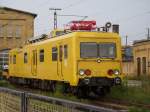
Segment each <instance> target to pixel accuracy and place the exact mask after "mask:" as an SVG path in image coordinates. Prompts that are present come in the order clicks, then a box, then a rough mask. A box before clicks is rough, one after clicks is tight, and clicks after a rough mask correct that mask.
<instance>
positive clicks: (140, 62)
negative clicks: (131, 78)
mask: <svg viewBox="0 0 150 112" xmlns="http://www.w3.org/2000/svg"><path fill="white" fill-rule="evenodd" d="M133 53H134V67H135V73H136V74H137V76H140V75H150V40H149V39H143V40H138V41H134V44H133Z"/></svg>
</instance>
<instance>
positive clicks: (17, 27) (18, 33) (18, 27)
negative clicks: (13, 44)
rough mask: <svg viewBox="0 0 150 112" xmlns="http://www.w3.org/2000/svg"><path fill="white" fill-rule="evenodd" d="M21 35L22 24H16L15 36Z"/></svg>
mask: <svg viewBox="0 0 150 112" xmlns="http://www.w3.org/2000/svg"><path fill="white" fill-rule="evenodd" d="M21 35H22V26H16V31H15V37H16V38H20V37H21Z"/></svg>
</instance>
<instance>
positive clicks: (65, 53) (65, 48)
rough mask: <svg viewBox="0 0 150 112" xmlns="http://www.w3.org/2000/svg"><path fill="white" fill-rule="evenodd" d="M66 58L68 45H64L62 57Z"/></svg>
mask: <svg viewBox="0 0 150 112" xmlns="http://www.w3.org/2000/svg"><path fill="white" fill-rule="evenodd" d="M67 58H68V46H67V45H64V59H67Z"/></svg>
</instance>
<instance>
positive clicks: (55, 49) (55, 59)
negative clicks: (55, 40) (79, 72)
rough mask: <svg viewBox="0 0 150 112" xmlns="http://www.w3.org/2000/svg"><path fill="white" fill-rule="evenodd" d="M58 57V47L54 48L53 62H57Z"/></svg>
mask: <svg viewBox="0 0 150 112" xmlns="http://www.w3.org/2000/svg"><path fill="white" fill-rule="evenodd" d="M57 55H58V52H57V47H53V48H52V61H57Z"/></svg>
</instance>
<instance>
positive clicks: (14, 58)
mask: <svg viewBox="0 0 150 112" xmlns="http://www.w3.org/2000/svg"><path fill="white" fill-rule="evenodd" d="M13 64H16V55H14V56H13Z"/></svg>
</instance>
